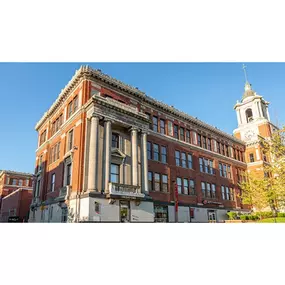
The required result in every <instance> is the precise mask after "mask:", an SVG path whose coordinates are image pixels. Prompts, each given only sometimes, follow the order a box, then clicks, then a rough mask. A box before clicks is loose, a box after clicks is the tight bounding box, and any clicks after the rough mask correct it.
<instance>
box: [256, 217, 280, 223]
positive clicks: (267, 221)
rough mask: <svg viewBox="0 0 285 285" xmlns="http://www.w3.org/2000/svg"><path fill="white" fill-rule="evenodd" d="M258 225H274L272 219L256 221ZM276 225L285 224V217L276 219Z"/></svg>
mask: <svg viewBox="0 0 285 285" xmlns="http://www.w3.org/2000/svg"><path fill="white" fill-rule="evenodd" d="M258 223H274V218H267V219H263V220H261V221H258ZM276 223H285V217H277V218H276Z"/></svg>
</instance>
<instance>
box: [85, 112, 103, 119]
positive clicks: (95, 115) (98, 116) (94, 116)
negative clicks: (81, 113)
mask: <svg viewBox="0 0 285 285" xmlns="http://www.w3.org/2000/svg"><path fill="white" fill-rule="evenodd" d="M92 118H96V119H98V120H101V119H103V117H102V116H101V115H99V114H96V113H92V114H90V115H89V116H87V119H88V120H91V119H92Z"/></svg>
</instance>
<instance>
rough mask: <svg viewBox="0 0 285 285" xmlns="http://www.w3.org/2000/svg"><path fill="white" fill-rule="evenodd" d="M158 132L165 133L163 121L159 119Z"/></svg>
mask: <svg viewBox="0 0 285 285" xmlns="http://www.w3.org/2000/svg"><path fill="white" fill-rule="evenodd" d="M160 133H161V134H165V121H164V120H162V119H160Z"/></svg>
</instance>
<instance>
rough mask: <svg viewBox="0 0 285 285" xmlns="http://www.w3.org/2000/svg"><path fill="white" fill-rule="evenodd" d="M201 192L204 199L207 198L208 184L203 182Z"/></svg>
mask: <svg viewBox="0 0 285 285" xmlns="http://www.w3.org/2000/svg"><path fill="white" fill-rule="evenodd" d="M201 190H202V195H203V197H206V184H205V182H201Z"/></svg>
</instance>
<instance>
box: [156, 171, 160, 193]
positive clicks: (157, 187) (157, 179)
mask: <svg viewBox="0 0 285 285" xmlns="http://www.w3.org/2000/svg"><path fill="white" fill-rule="evenodd" d="M154 190H155V191H161V187H160V174H159V173H155V174H154Z"/></svg>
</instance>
